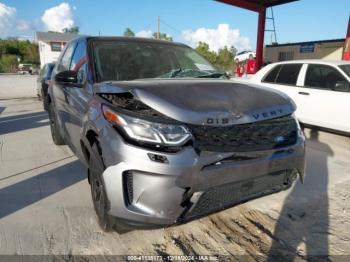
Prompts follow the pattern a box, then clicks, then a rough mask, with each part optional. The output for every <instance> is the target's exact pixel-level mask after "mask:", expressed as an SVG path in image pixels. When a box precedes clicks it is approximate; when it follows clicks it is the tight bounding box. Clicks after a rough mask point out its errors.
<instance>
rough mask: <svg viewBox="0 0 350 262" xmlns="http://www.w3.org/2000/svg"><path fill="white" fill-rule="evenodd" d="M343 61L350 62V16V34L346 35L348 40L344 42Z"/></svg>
mask: <svg viewBox="0 0 350 262" xmlns="http://www.w3.org/2000/svg"><path fill="white" fill-rule="evenodd" d="M342 60H350V16H349V22H348V32H347V33H346V38H345V41H344V47H343V56H342Z"/></svg>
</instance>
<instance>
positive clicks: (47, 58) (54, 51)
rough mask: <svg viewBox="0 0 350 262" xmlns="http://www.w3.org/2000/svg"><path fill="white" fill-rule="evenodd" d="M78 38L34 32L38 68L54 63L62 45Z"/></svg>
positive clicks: (68, 35)
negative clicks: (38, 62) (38, 59)
mask: <svg viewBox="0 0 350 262" xmlns="http://www.w3.org/2000/svg"><path fill="white" fill-rule="evenodd" d="M76 37H78V35H77V34H70V33H55V32H36V41H37V42H38V46H39V55H40V67H42V66H44V65H45V64H46V63H52V62H56V61H57V59H58V57H59V55H60V53H61V51H62V49H63V47H64V45H65V44H66V43H67V42H69V41H70V40H72V39H74V38H76Z"/></svg>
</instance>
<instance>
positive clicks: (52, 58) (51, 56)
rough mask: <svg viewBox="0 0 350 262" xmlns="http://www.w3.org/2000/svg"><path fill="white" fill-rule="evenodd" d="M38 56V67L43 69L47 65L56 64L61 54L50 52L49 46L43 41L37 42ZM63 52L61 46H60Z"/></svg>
mask: <svg viewBox="0 0 350 262" xmlns="http://www.w3.org/2000/svg"><path fill="white" fill-rule="evenodd" d="M38 44H39V55H40V67H43V66H44V65H45V64H47V63H52V62H57V59H58V57H59V56H60V53H61V52H57V51H55V52H53V51H51V44H50V43H46V42H43V41H38ZM62 50H63V44H62Z"/></svg>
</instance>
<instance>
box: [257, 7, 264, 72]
mask: <svg viewBox="0 0 350 262" xmlns="http://www.w3.org/2000/svg"><path fill="white" fill-rule="evenodd" d="M265 19H266V8H265V7H261V8H260V10H259V20H258V34H257V39H256V71H258V70H259V69H260V68H261V67H262V65H263V52H264V35H265Z"/></svg>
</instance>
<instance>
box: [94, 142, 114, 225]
mask: <svg viewBox="0 0 350 262" xmlns="http://www.w3.org/2000/svg"><path fill="white" fill-rule="evenodd" d="M104 169H105V168H104V164H103V161H102V157H101V155H100V152H99V150H98V146H97V143H96V142H95V143H94V144H93V145H92V154H91V156H90V159H89V174H88V175H89V176H90V177H89V178H90V187H91V196H92V201H93V203H94V208H95V212H96V215H97V218H98V223H99V225H100V227H101V229H102V230H103V231H110V230H112V228H113V224H114V223H113V220H112V218H111V217H110V216H109V215H108V213H107V211H108V209H109V201H108V198H107V194H106V190H105V186H104V181H103V178H102V173H103V171H104Z"/></svg>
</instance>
